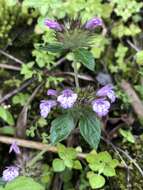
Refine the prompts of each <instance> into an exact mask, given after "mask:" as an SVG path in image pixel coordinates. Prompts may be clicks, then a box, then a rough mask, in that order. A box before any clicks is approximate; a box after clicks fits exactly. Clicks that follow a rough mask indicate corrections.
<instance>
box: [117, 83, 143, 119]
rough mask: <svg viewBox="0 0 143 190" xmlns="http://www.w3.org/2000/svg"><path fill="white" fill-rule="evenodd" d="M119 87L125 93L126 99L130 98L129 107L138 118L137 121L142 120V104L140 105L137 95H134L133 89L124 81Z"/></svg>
mask: <svg viewBox="0 0 143 190" xmlns="http://www.w3.org/2000/svg"><path fill="white" fill-rule="evenodd" d="M121 87H122V89H123V90H124V91H125V92H126V94H127V95H128V97H129V98H130V100H131V105H132V107H133V109H134V111H135V113H136V114H137V116H138V117H139V119H140V118H143V104H142V102H141V100H140V99H139V97H138V95H137V94H136V92H135V91H134V89H133V88H132V86H131V85H130V83H128V82H127V81H125V80H122V81H121Z"/></svg>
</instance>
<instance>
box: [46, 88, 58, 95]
mask: <svg viewBox="0 0 143 190" xmlns="http://www.w3.org/2000/svg"><path fill="white" fill-rule="evenodd" d="M47 95H48V96H57V91H56V90H54V89H49V90H48V91H47Z"/></svg>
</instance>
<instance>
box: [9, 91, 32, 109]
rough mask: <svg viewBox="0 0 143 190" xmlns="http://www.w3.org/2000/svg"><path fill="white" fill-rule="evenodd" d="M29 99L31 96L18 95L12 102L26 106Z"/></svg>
mask: <svg viewBox="0 0 143 190" xmlns="http://www.w3.org/2000/svg"><path fill="white" fill-rule="evenodd" d="M28 98H29V94H24V93H18V94H16V95H15V96H13V98H12V102H13V104H20V105H22V106H24V105H25V102H26V101H27V100H28Z"/></svg>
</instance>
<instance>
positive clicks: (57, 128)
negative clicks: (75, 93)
mask: <svg viewBox="0 0 143 190" xmlns="http://www.w3.org/2000/svg"><path fill="white" fill-rule="evenodd" d="M73 129H74V120H73V118H72V116H71V115H69V114H64V115H62V116H60V117H58V118H56V119H55V120H53V122H52V127H51V130H50V140H51V143H52V144H55V143H57V142H60V141H62V140H64V139H66V138H67V137H68V135H69V134H70V133H71V131H72V130H73Z"/></svg>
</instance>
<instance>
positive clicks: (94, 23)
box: [85, 17, 103, 29]
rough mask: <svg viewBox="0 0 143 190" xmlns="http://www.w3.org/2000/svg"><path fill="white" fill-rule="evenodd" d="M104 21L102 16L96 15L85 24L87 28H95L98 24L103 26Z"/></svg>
mask: <svg viewBox="0 0 143 190" xmlns="http://www.w3.org/2000/svg"><path fill="white" fill-rule="evenodd" d="M102 25H103V22H102V19H101V18H98V17H94V18H92V19H90V20H89V21H87V23H86V24H85V28H86V29H94V28H96V27H97V26H102Z"/></svg>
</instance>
